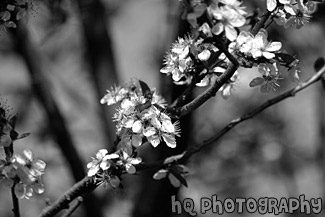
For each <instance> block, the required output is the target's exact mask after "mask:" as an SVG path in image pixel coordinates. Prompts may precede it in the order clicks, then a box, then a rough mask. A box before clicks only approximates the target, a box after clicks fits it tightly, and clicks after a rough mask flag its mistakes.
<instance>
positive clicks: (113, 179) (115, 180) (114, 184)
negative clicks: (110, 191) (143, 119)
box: [109, 176, 120, 188]
mask: <svg viewBox="0 0 325 217" xmlns="http://www.w3.org/2000/svg"><path fill="white" fill-rule="evenodd" d="M109 183H110V184H111V186H112V187H113V188H118V187H119V186H120V179H119V178H118V177H117V176H111V177H110V180H109Z"/></svg>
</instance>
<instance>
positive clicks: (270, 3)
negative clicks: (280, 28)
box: [266, 0, 277, 11]
mask: <svg viewBox="0 0 325 217" xmlns="http://www.w3.org/2000/svg"><path fill="white" fill-rule="evenodd" d="M276 1H277V0H267V1H266V8H267V10H268V11H274V9H275V8H276V6H277V2H276Z"/></svg>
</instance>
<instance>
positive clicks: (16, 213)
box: [11, 184, 20, 217]
mask: <svg viewBox="0 0 325 217" xmlns="http://www.w3.org/2000/svg"><path fill="white" fill-rule="evenodd" d="M11 198H12V204H13V209H12V211H13V213H14V216H15V217H20V212H19V201H18V198H17V196H16V194H15V184H14V185H13V186H12V187H11Z"/></svg>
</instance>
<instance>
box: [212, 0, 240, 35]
mask: <svg viewBox="0 0 325 217" xmlns="http://www.w3.org/2000/svg"><path fill="white" fill-rule="evenodd" d="M207 10H208V13H209V14H210V15H211V17H213V18H214V19H215V20H216V21H217V22H216V24H215V25H214V26H213V27H212V33H213V34H215V35H220V34H221V33H222V32H225V35H226V37H227V38H228V39H229V40H230V41H234V40H235V39H236V37H237V30H236V29H235V28H236V27H241V26H243V25H244V24H245V22H246V18H245V17H244V15H246V12H245V8H244V7H242V6H241V2H239V1H237V0H215V1H213V3H212V4H211V5H210V6H209V7H208V9H207Z"/></svg>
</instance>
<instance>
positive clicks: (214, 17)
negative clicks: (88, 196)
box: [88, 0, 316, 187]
mask: <svg viewBox="0 0 325 217" xmlns="http://www.w3.org/2000/svg"><path fill="white" fill-rule="evenodd" d="M266 2H267V3H266V5H267V10H268V11H269V13H268V14H267V15H265V16H267V17H269V15H270V19H273V20H275V21H276V22H277V23H279V24H280V25H283V26H285V27H296V28H300V27H301V26H302V25H304V24H306V23H307V22H308V20H309V19H310V17H311V13H313V12H314V11H315V7H316V5H315V4H314V3H313V1H307V2H306V1H304V2H305V3H304V2H303V1H302V0H267V1H266ZM182 3H183V4H184V6H185V10H184V12H183V14H182V17H183V18H185V19H187V21H188V22H189V23H190V25H191V26H192V32H191V34H189V35H187V36H185V37H183V38H178V39H177V40H176V42H175V43H173V44H172V46H171V48H170V50H169V51H168V52H167V53H166V55H165V59H164V67H163V68H162V69H161V70H160V72H161V73H164V74H167V75H171V77H172V79H173V81H174V83H175V84H178V85H190V84H195V85H196V86H203V87H204V86H208V85H211V84H212V83H215V82H217V81H218V79H219V77H220V76H221V75H223V74H224V73H226V72H227V68H228V67H229V63H230V62H231V61H230V59H231V57H230V56H231V55H232V57H233V58H236V59H237V61H238V62H239V65H240V66H241V67H246V68H252V67H257V69H258V71H259V72H260V73H261V76H260V77H257V78H254V79H253V80H252V81H251V82H250V83H249V86H250V87H255V86H260V90H261V92H263V93H267V92H270V91H271V90H273V91H275V90H276V88H277V87H278V86H279V84H278V80H279V79H282V75H283V74H282V73H281V70H280V69H281V67H284V68H286V69H287V71H288V74H289V76H291V77H292V78H293V80H295V81H296V80H299V73H300V66H299V63H300V61H299V60H298V59H297V58H296V57H295V56H292V55H290V54H287V53H285V52H283V51H281V49H282V43H281V42H277V41H275V42H274V41H273V42H272V41H270V40H269V39H268V33H267V30H266V29H264V28H259V30H258V32H255V30H251V31H248V30H247V29H249V28H251V26H250V25H251V24H252V23H254V22H255V21H256V20H257V17H255V16H257V15H255V16H248V13H247V12H246V9H245V7H243V6H242V2H241V1H239V0H209V1H206V0H187V1H185V0H184V1H182ZM264 24H265V23H264ZM232 62H233V61H232ZM237 79H238V73H237V71H236V72H235V73H234V74H233V75H232V77H231V78H230V79H229V80H228V81H225V82H224V84H223V86H221V88H219V90H218V91H219V92H221V94H222V96H223V97H224V98H227V97H228V96H229V95H230V94H231V90H232V89H233V87H234V86H235V82H236V81H237ZM101 103H102V104H107V105H112V104H116V103H120V107H119V109H118V111H117V113H116V114H115V116H114V118H115V121H116V122H117V135H118V139H119V143H118V145H117V151H116V152H115V153H113V154H108V152H107V150H100V151H99V152H98V153H97V155H96V158H93V161H92V162H91V163H89V164H88V168H89V172H88V176H90V177H95V178H100V181H102V182H105V183H109V184H110V185H111V186H113V187H118V186H119V185H120V174H121V171H122V172H127V173H129V174H133V173H135V172H136V170H135V166H134V165H136V164H139V163H141V159H140V158H136V151H135V150H136V149H137V148H138V147H139V146H141V145H143V144H145V143H150V144H151V145H152V146H153V147H157V146H158V145H159V144H160V143H161V141H163V142H164V143H166V144H167V146H169V147H171V148H175V147H176V139H175V136H178V135H179V130H178V127H177V122H172V119H171V118H170V116H169V115H167V114H166V113H165V112H164V111H165V110H166V107H165V104H164V101H163V100H162V98H161V97H160V96H158V95H157V93H156V92H155V91H152V90H150V89H149V87H148V86H147V85H146V84H145V83H144V82H142V81H138V82H132V84H131V85H128V86H125V87H115V88H114V89H112V90H110V91H108V93H107V94H106V95H105V96H104V97H103V99H102V100H101ZM181 158H182V156H173V157H171V158H167V159H166V160H165V162H164V164H163V166H162V167H163V168H162V169H160V170H158V171H157V172H156V173H155V174H154V177H153V178H154V179H162V178H167V177H168V179H169V180H170V182H171V183H172V184H173V185H174V186H175V187H179V185H180V184H183V185H185V186H186V180H185V179H184V175H186V174H187V173H188V170H187V168H186V167H185V166H183V165H180V164H179V163H178V161H179V160H180V159H181ZM117 171H119V172H117Z"/></svg>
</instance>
